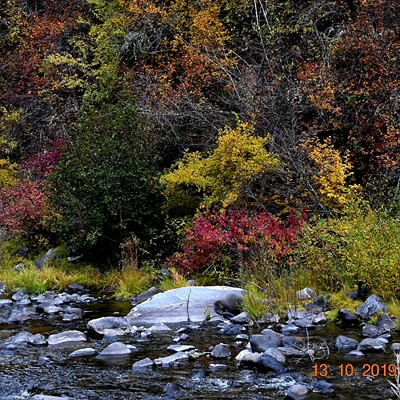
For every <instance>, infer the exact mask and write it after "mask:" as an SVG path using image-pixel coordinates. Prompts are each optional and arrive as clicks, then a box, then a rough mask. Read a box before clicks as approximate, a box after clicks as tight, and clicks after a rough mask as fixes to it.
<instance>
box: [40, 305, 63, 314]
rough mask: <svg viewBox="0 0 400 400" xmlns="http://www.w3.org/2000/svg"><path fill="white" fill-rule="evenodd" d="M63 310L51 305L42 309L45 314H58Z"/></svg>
mask: <svg viewBox="0 0 400 400" xmlns="http://www.w3.org/2000/svg"><path fill="white" fill-rule="evenodd" d="M62 310H63V309H62V308H61V307H57V306H53V305H48V306H46V307H44V308H43V311H44V313H45V314H49V315H52V314H58V313H60V312H61V311H62Z"/></svg>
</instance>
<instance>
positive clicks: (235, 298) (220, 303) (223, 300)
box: [214, 290, 243, 319]
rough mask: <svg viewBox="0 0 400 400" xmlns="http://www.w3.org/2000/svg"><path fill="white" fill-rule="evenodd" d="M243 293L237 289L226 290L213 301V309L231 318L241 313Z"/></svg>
mask: <svg viewBox="0 0 400 400" xmlns="http://www.w3.org/2000/svg"><path fill="white" fill-rule="evenodd" d="M242 302H243V294H242V293H241V292H239V291H237V290H232V291H226V292H225V293H224V294H223V295H222V296H220V297H219V298H218V300H216V301H215V302H214V310H215V312H216V313H217V314H219V315H222V316H223V317H224V318H229V319H230V318H233V317H234V316H236V315H239V314H240V313H241V305H242Z"/></svg>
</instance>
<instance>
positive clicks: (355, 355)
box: [344, 350, 365, 360]
mask: <svg viewBox="0 0 400 400" xmlns="http://www.w3.org/2000/svg"><path fill="white" fill-rule="evenodd" d="M364 357H365V354H364V353H363V352H362V351H359V350H352V351H350V352H349V353H347V354H346V356H345V357H344V358H347V359H349V360H360V359H361V358H364Z"/></svg>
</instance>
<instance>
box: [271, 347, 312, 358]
mask: <svg viewBox="0 0 400 400" xmlns="http://www.w3.org/2000/svg"><path fill="white" fill-rule="evenodd" d="M277 350H279V351H280V352H281V353H282V354H283V355H284V356H285V357H304V356H305V355H306V351H305V350H300V349H295V348H294V347H278V348H277Z"/></svg>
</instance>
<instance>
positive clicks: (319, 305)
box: [305, 295, 330, 313]
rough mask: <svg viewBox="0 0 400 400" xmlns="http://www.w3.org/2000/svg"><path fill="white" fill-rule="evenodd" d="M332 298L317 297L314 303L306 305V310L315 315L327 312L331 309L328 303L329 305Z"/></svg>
mask: <svg viewBox="0 0 400 400" xmlns="http://www.w3.org/2000/svg"><path fill="white" fill-rule="evenodd" d="M329 299H330V296H329V295H328V296H325V297H322V296H320V295H319V296H317V297H316V298H315V300H314V301H312V302H311V303H308V304H306V306H305V309H306V310H307V311H309V312H313V313H320V312H321V311H327V310H328V309H329V307H328V303H329Z"/></svg>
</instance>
